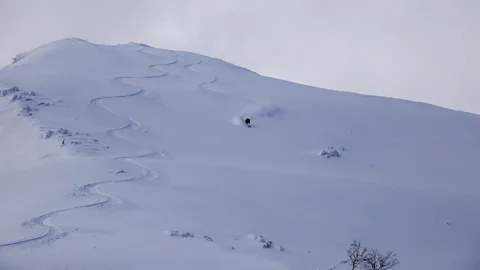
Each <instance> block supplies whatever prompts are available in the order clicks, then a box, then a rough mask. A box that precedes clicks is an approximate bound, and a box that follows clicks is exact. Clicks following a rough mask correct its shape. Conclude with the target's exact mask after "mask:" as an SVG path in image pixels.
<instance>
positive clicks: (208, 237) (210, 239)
mask: <svg viewBox="0 0 480 270" xmlns="http://www.w3.org/2000/svg"><path fill="white" fill-rule="evenodd" d="M203 239H205V240H206V241H208V242H213V239H212V238H211V237H210V236H208V235H205V236H204V237H203Z"/></svg>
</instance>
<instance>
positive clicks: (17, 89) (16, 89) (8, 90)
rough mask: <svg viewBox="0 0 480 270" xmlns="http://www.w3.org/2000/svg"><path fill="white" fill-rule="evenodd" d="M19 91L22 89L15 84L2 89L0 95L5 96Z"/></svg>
mask: <svg viewBox="0 0 480 270" xmlns="http://www.w3.org/2000/svg"><path fill="white" fill-rule="evenodd" d="M19 91H20V89H19V88H18V87H16V86H14V87H12V88H9V89H5V90H2V91H0V97H5V96H8V95H10V94H12V93H16V92H19Z"/></svg>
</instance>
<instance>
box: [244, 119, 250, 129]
mask: <svg viewBox="0 0 480 270" xmlns="http://www.w3.org/2000/svg"><path fill="white" fill-rule="evenodd" d="M245 124H247V126H248V127H250V118H247V119H245Z"/></svg>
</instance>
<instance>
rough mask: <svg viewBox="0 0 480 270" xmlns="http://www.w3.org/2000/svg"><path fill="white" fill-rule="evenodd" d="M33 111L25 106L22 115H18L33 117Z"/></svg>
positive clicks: (21, 111)
mask: <svg viewBox="0 0 480 270" xmlns="http://www.w3.org/2000/svg"><path fill="white" fill-rule="evenodd" d="M33 110H34V109H32V108H31V107H30V106H24V107H22V109H21V110H20V113H18V115H23V116H31V115H32V112H33Z"/></svg>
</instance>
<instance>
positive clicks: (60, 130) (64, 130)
mask: <svg viewBox="0 0 480 270" xmlns="http://www.w3.org/2000/svg"><path fill="white" fill-rule="evenodd" d="M57 133H58V134H62V135H67V134H68V133H69V132H68V129H66V128H59V129H57Z"/></svg>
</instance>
